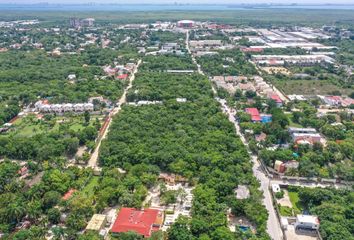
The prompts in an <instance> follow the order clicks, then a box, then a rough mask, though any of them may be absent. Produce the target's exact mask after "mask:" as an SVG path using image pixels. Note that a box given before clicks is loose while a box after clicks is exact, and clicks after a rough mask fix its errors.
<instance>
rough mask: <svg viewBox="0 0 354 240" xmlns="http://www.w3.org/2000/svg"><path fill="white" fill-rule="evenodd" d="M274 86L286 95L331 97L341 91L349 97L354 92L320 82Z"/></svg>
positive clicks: (294, 82)
mask: <svg viewBox="0 0 354 240" xmlns="http://www.w3.org/2000/svg"><path fill="white" fill-rule="evenodd" d="M273 84H274V85H275V86H276V87H277V88H279V89H281V90H282V91H283V92H285V94H302V95H314V94H316V95H329V94H331V92H333V91H340V92H341V93H342V94H344V95H348V94H350V93H351V92H353V89H344V88H341V87H339V86H336V85H334V84H333V83H330V82H328V81H319V80H291V81H274V82H273Z"/></svg>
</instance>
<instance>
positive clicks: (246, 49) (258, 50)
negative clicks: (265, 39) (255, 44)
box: [241, 48, 264, 53]
mask: <svg viewBox="0 0 354 240" xmlns="http://www.w3.org/2000/svg"><path fill="white" fill-rule="evenodd" d="M241 51H242V52H246V53H247V52H250V53H262V52H263V51H264V49H263V48H241Z"/></svg>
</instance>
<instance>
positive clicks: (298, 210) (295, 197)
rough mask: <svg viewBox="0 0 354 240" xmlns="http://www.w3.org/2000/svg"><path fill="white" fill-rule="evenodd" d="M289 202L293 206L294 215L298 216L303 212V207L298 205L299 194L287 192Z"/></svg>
mask: <svg viewBox="0 0 354 240" xmlns="http://www.w3.org/2000/svg"><path fill="white" fill-rule="evenodd" d="M289 198H290V202H291V204H292V205H293V209H294V211H295V214H300V213H301V212H302V210H303V207H302V206H301V204H300V199H299V194H298V193H297V192H289Z"/></svg>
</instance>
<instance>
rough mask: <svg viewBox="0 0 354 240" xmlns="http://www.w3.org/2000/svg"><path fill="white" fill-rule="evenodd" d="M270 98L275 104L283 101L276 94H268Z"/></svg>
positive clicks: (280, 103)
mask: <svg viewBox="0 0 354 240" xmlns="http://www.w3.org/2000/svg"><path fill="white" fill-rule="evenodd" d="M270 98H271V99H273V100H274V101H275V102H276V104H277V105H278V106H281V105H282V104H283V101H282V100H281V98H280V97H279V96H278V94H275V93H274V94H271V95H270Z"/></svg>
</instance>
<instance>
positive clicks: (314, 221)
mask: <svg viewBox="0 0 354 240" xmlns="http://www.w3.org/2000/svg"><path fill="white" fill-rule="evenodd" d="M319 227H320V221H319V220H318V217H317V216H312V215H297V216H296V222H295V228H296V229H301V228H302V229H311V230H318V229H319Z"/></svg>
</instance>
